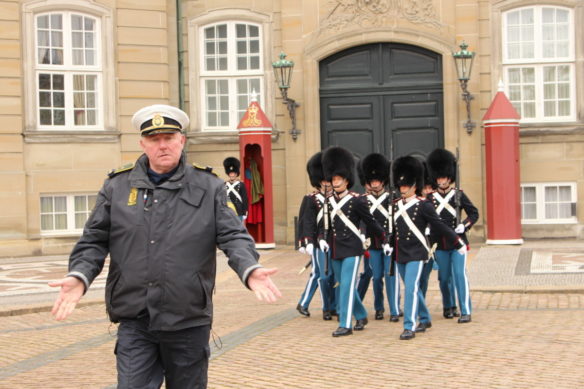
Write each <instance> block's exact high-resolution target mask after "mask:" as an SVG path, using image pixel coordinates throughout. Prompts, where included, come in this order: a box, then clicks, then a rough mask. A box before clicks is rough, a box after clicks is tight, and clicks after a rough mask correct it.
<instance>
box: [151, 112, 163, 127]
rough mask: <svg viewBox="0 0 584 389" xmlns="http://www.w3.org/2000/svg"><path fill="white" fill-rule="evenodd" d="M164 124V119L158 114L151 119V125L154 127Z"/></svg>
mask: <svg viewBox="0 0 584 389" xmlns="http://www.w3.org/2000/svg"><path fill="white" fill-rule="evenodd" d="M163 124H164V118H163V117H162V116H161V115H160V114H158V113H157V114H156V115H154V117H153V118H152V125H153V126H156V127H160V126H162V125H163Z"/></svg>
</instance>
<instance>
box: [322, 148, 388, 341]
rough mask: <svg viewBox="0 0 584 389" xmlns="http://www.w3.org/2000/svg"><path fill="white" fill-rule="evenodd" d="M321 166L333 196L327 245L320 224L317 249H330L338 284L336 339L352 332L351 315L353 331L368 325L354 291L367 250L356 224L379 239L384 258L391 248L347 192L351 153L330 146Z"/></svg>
mask: <svg viewBox="0 0 584 389" xmlns="http://www.w3.org/2000/svg"><path fill="white" fill-rule="evenodd" d="M322 164H323V171H324V176H325V179H326V180H327V181H330V182H331V183H332V187H333V194H332V195H331V196H330V197H329V198H328V199H327V206H328V216H329V218H330V231H328V232H329V234H328V242H327V241H326V240H324V236H325V234H326V232H325V230H324V227H325V224H324V222H323V223H321V227H320V228H319V246H320V248H321V250H322V251H324V252H328V251H329V249H330V255H331V258H332V263H333V271H334V274H335V280H336V281H337V282H338V288H339V300H338V303H337V310H338V312H339V327H338V328H337V329H336V330H335V331H334V332H333V334H332V335H333V336H334V337H338V336H346V335H350V334H352V333H353V325H352V317H353V315H354V316H355V319H356V320H357V321H356V323H355V327H354V328H355V330H356V331H359V330H363V329H364V328H365V325H367V322H368V320H367V310H366V309H365V307H364V306H363V303H362V302H361V298H360V297H359V294H358V293H356V291H355V283H356V279H357V273H358V270H359V263H360V261H361V258H362V256H363V253H364V251H365V249H366V247H364V245H363V244H364V242H365V241H366V240H365V236H363V234H361V232H360V230H359V228H358V226H359V223H360V222H363V223H364V224H365V225H366V226H367V227H368V228H369V229H370V230H371V232H372V234H374V235H376V236H380V237H382V238H381V239H382V244H383V250H384V252H385V254H386V255H389V254H390V250H391V249H390V247H389V244H387V236H386V234H385V231H384V230H383V228H382V227H381V226H380V225H379V224H378V223H377V221H376V220H375V218H374V217H373V216H372V215H371V214H370V213H369V209H368V207H367V201H366V199H365V197H362V196H360V195H359V194H357V193H355V192H350V191H349V189H350V188H351V187H352V186H353V183H354V173H353V170H354V168H355V161H354V159H353V155H352V154H351V152H350V151H348V150H346V149H344V148H342V147H330V148H328V149H326V150H325V151H324V153H323V157H322Z"/></svg>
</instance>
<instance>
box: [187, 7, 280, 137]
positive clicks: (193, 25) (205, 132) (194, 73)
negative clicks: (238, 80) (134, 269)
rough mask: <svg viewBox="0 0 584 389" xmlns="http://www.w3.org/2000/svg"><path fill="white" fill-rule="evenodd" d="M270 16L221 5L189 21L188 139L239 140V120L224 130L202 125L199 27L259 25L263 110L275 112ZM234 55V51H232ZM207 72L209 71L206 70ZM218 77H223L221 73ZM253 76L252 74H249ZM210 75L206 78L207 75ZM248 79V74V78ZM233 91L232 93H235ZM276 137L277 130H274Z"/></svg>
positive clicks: (200, 29)
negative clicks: (237, 24) (242, 24)
mask: <svg viewBox="0 0 584 389" xmlns="http://www.w3.org/2000/svg"><path fill="white" fill-rule="evenodd" d="M273 17H274V15H273V14H271V13H269V14H268V13H262V12H258V11H252V10H246V9H240V8H237V9H236V8H233V9H231V8H224V9H217V10H212V11H209V12H207V13H204V14H201V15H199V16H197V17H194V18H191V19H189V20H188V28H187V32H188V45H187V47H188V48H189V49H188V61H189V64H190V66H189V67H188V78H189V80H190V82H189V93H188V96H189V113H190V117H191V125H190V130H189V132H188V134H187V136H188V137H189V139H190V142H192V143H195V144H215V143H217V142H219V143H238V142H239V137H238V131H237V128H236V127H237V125H238V123H234V124H233V125H232V127H231V128H225V127H224V128H223V129H213V130H210V129H207V128H205V125H204V123H205V121H206V120H207V119H206V117H205V112H204V111H203V109H206V102H205V101H203V100H204V97H205V95H204V90H202V89H201V88H202V86H203V85H204V83H202V82H201V77H202V76H201V74H202V73H203V71H204V69H203V68H202V67H201V53H203V52H204V51H203V48H202V47H201V46H202V43H203V42H204V39H203V37H202V36H201V34H202V31H203V29H202V28H201V27H208V26H210V25H214V24H223V23H226V22H234V23H244V24H255V25H257V26H258V27H259V28H260V35H261V39H260V52H261V56H260V64H261V66H262V72H261V74H259V73H258V75H257V77H258V78H260V80H261V86H262V87H263V90H262V91H261V95H260V96H261V97H260V98H259V100H260V101H261V102H262V109H263V111H264V112H265V113H266V115H267V116H268V117H273V116H274V115H275V99H276V95H275V89H274V88H271V87H270V86H271V85H273V83H274V75H273V71H272V67H271V63H272V57H274V55H273V53H272V50H273V47H274V46H273V42H272V40H273V28H274V26H273V24H274V21H273ZM235 56H236V54H235ZM207 74H209V73H207ZM221 76H224V74H222V75H221ZM252 76H253V77H255V75H253V74H252ZM208 78H209V77H208ZM242 78H250V77H249V75H247V77H242ZM234 94H235V93H234ZM275 134H276V135H273V137H277V134H278V132H277V131H276V132H275Z"/></svg>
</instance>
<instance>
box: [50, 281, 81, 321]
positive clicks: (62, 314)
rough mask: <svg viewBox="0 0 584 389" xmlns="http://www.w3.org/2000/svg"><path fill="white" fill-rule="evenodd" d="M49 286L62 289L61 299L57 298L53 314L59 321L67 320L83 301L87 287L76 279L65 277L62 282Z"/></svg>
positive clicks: (52, 310) (52, 283)
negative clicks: (80, 301)
mask: <svg viewBox="0 0 584 389" xmlns="http://www.w3.org/2000/svg"><path fill="white" fill-rule="evenodd" d="M49 286H50V287H53V288H57V287H60V288H61V291H60V292H59V297H57V300H55V304H53V309H51V314H52V315H53V316H54V317H55V319H57V320H65V319H66V318H67V317H68V316H69V315H70V314H71V312H73V310H74V309H75V306H76V305H77V303H78V302H79V300H81V297H82V296H83V292H84V291H85V285H84V284H83V282H82V281H81V280H79V279H77V278H75V277H65V278H63V279H62V280H61V281H54V282H49Z"/></svg>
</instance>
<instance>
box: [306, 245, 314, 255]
mask: <svg viewBox="0 0 584 389" xmlns="http://www.w3.org/2000/svg"><path fill="white" fill-rule="evenodd" d="M312 253H314V245H313V244H312V243H309V244H307V245H306V252H305V254H306V255H312Z"/></svg>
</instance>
